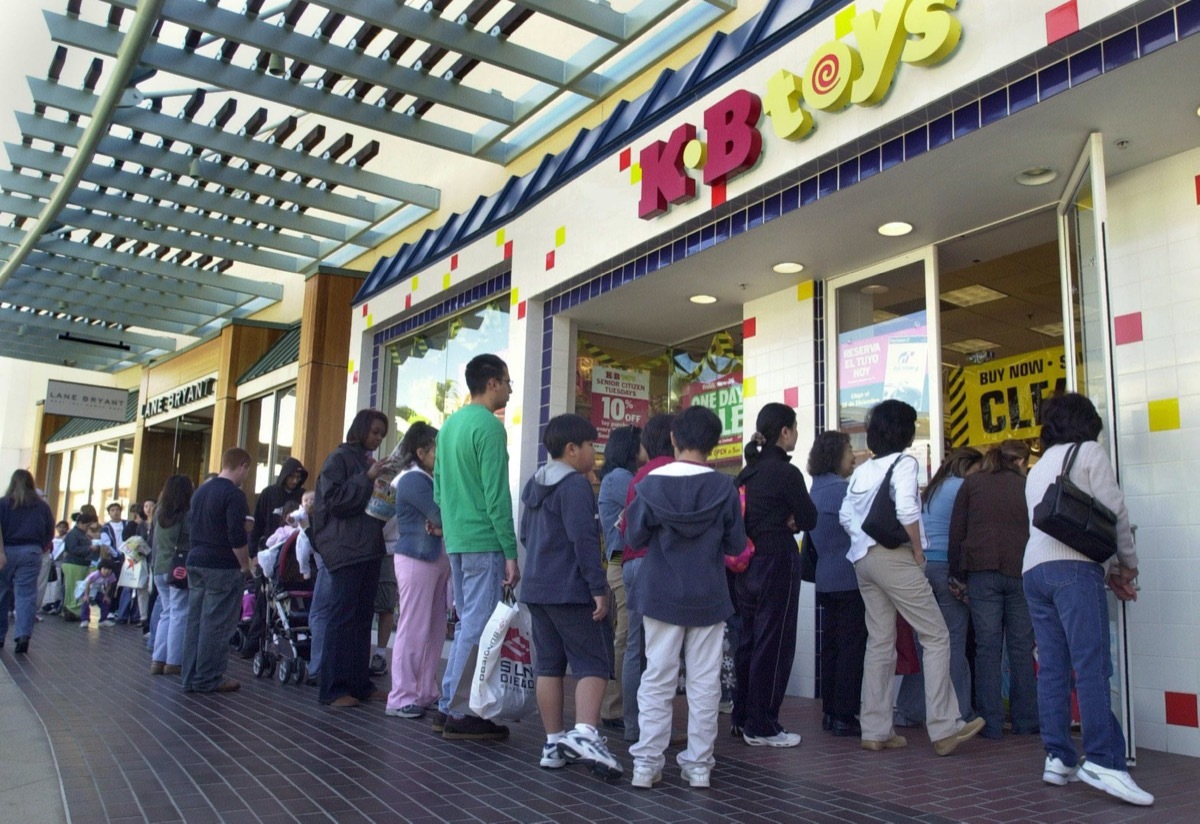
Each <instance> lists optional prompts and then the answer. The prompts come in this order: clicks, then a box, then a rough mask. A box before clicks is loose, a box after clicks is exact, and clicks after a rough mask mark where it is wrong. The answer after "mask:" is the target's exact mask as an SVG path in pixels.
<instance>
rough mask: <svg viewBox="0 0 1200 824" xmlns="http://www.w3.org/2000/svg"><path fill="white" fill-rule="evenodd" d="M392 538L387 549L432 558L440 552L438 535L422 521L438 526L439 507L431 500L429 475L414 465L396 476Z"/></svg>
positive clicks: (434, 558) (439, 537)
mask: <svg viewBox="0 0 1200 824" xmlns="http://www.w3.org/2000/svg"><path fill="white" fill-rule="evenodd" d="M392 485H393V486H395V487H396V542H395V543H394V544H389V545H388V551H389V552H392V553H394V554H397V555H407V556H408V557H409V558H416V559H417V560H418V561H436V560H437V559H438V558H439V557H440V556H441V555H442V553H443V552H445V549H444V547H443V546H442V538H441V536H440V535H430V534H429V533H428V532H426V531H425V522H426V521H431V522H432V523H433V525H434V526H436V527H441V525H442V511H441V510H440V509H438V505H437V504H435V503H434V502H433V478H432V477H431V476H430V475H429V474H428V473H426V472H425V471H424V470H422V469H420V468H418V467H415V466H414V467H412V468H411V469H406V470H404V471H403V472H401V473H400V474H399V475H397V476H396V480H395V481H394V482H393V484H392Z"/></svg>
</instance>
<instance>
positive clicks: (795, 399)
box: [783, 386, 800, 409]
mask: <svg viewBox="0 0 1200 824" xmlns="http://www.w3.org/2000/svg"><path fill="white" fill-rule="evenodd" d="M783 405H784V406H790V407H792V408H793V409H794V408H796V407H797V406H799V405H800V387H799V386H792V387H789V388H787V389H785V390H783Z"/></svg>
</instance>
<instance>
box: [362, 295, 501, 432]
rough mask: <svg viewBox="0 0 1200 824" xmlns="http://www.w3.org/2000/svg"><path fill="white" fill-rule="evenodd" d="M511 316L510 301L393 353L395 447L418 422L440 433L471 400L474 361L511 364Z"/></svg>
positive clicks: (390, 408) (396, 346)
mask: <svg viewBox="0 0 1200 824" xmlns="http://www.w3.org/2000/svg"><path fill="white" fill-rule="evenodd" d="M508 312H509V301H508V297H507V296H504V297H502V298H500V299H497V300H495V301H492V302H491V303H488V304H487V305H486V306H481V307H479V308H477V309H473V310H471V311H469V312H466V313H464V314H462V315H458V316H457V317H454V318H451V319H450V320H448V321H443V322H441V323H438V324H436V325H434V326H431V327H427V328H426V329H424V330H422V331H421V332H419V333H417V334H415V335H413V336H412V337H409V338H405V339H403V340H400V341H397V342H395V343H393V344H390V345H389V346H388V347H387V350H386V351H387V383H386V386H387V390H386V394H385V397H386V398H387V399H388V403H387V405H386V406H385V410H384V411H386V412H388V413H389V414H390V415H391V417H392V426H391V427H390V431H389V432H388V443H389V444H390V445H394V444H396V443H398V442H399V440H400V438H402V437H403V436H404V433H405V432H407V431H408V427H409V426H410V425H411V424H412V423H413V422H415V421H425V422H427V423H431V424H433V425H434V426H438V427H440V426H441V425H442V424H443V423H444V422H445V420H446V418H448V417H450V415H451V413H453V412H454V411H455V410H457V409H458V408H459V407H461V406H462V405H463V404H465V403H466V402H467V401H469V400H470V393H469V392H468V391H467V385H466V382H465V378H464V370H465V369H466V366H467V363H468V362H469V361H470V360H471V358H473V357H475V356H476V355H482V354H484V353H492V354H495V355H498V356H499V357H501V358H504V359H506V360H507V352H508Z"/></svg>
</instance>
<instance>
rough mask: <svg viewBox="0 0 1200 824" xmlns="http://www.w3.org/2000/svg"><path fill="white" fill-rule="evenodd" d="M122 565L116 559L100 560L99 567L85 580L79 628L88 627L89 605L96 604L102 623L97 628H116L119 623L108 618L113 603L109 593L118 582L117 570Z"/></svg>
mask: <svg viewBox="0 0 1200 824" xmlns="http://www.w3.org/2000/svg"><path fill="white" fill-rule="evenodd" d="M119 567H120V564H119V563H118V562H117V560H116V559H115V558H112V557H105V558H101V559H100V563H99V565H97V567H96V568H95V569H94V570H92V571H91V572H90V573H88V576H87V577H86V578H84V579H83V596H82V598H80V601H79V626H81V627H86V626H87V625H88V623H89V621H90V620H91V614H90V610H89V609H88V605H89V604H92V603H95V604H96V605H97V606H99V607H100V623H99V624H98V625H97V626H101V627H115V626H116V625H117V622H116V621H114V620H113V619H112V618H109V617H108V612H109V610H110V609H111V608H112V601H110V600H109V597H108V593H109V591H110V590H111V589H112V585H113V584H115V583H116V582H117V569H118V568H119Z"/></svg>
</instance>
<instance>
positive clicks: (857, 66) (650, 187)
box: [638, 0, 962, 220]
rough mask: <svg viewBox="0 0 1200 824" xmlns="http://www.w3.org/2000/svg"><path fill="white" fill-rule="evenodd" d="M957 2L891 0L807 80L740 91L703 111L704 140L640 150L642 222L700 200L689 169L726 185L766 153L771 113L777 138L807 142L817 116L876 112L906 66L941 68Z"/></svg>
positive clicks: (689, 138)
mask: <svg viewBox="0 0 1200 824" xmlns="http://www.w3.org/2000/svg"><path fill="white" fill-rule="evenodd" d="M957 7H958V0H887V2H885V3H884V4H883V9H882V10H881V11H866V12H863V13H862V14H859V15H857V16H856V17H855V18H854V20H853V21H852V23H851V29H852V31H853V32H854V41H855V46H849V45H847V44H845V43H843V42H841V41H840V40H832V41H830V42H828V43H826V44H825V45H823V46H821V47H820V48H818V49H817V50H816V51H815V52H813V54H812V56H811V57H810V58H809V60H808V65H807V66H806V67H805V69H804V71H803V73H802V74H794V73H793V72H790V71H788V70H787V69H781V70H780V71H778V72H776V73H775V74H774V75H773V76H772V77H771V78H770V79H769V80H768V81H767V88H766V94H765V95H764V96H763V97H759V96H758V95H757V94H755V93H754V92H751V91H747V90H745V89H739V90H738V91H735V92H733V93H732V94H730V95H728V96H727V97H725V98H724V99H722V100H720V101H718V102H717V103H716V104H715V105H713V106H712V107H710V108H709V109H707V110H705V112H704V133H705V140H700V139H699V138H698V137H697V129H696V126H695V125H693V124H691V123H684V124H683V125H681V126H678V127H676V129H675V130H674V131H673V132H671V136H670V137H669V138H668V139H667V140H656V141H655V142H654V143H651V144H650V145H648V146H646V147H645V148H644V149H642V150H641V152H640V153H639V156H638V161H639V164H640V166H641V171H642V189H641V199H640V200H639V201H638V217H640V218H642V219H643V220H650V219H652V218H655V217H658V216H659V215H661V214H664V213H666V212H667V211H668V210H669V209H670V208H671V206H672V205H673V204H677V203H684V202H687V201H689V200H691V199H693V198H694V197H695V196H696V181H695V179H693V178H692V177H691V175H689V174H688V170H689V169H692V170H697V169H703V171H704V174H703V180H704V185H706V186H710V187H711V186H722V185H724V184H725V183H726V182H728V181H730V180H732V179H733V178H735V177H737V176H738V175H739V174H741V173H742V172H744V171H746V170H747V169H750V168H751V167H753V166H754V164H755V163H757V162H758V158H759V156H760V155H761V154H762V133H761V132H760V131H759V129H758V121H759V119H760V118H761V117H762V114H763V112H766V114H767V117H769V118H770V119H771V127H772V129H773V131H774V132H775V135H776V137H779V138H781V139H783V140H803V139H804V138H806V137H808V135H809V134H811V133H812V130H813V127H814V123H813V115H812V110H816V111H819V112H826V113H829V114H833V113H836V112H840V111H842V110H843V109H845V108H846V107H847V106H849V105H850V104H854V105H856V106H877V105H879V104H880V103H882V102H883V99H884V98H885V97H886V96H887V93H888V89H890V88H891V85H892V80H893V79H894V78H895V75H896V69H897V68H898V67H899V65H900V64H901V63H908V64H910V65H913V66H923V67H930V66H936V65H937V64H938V63H941V62H942V61H944V60H945V59H946V58H948V57H949V56H950V55H951V54H952V53H953V52H954V49H955V48H956V47H957V46H958V42H959V40H960V39H961V38H962V23H960V22H959V20H958V19H957V18H956V17H954V15H952V14H951V11H953V10H954V9H956V8H957Z"/></svg>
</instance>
